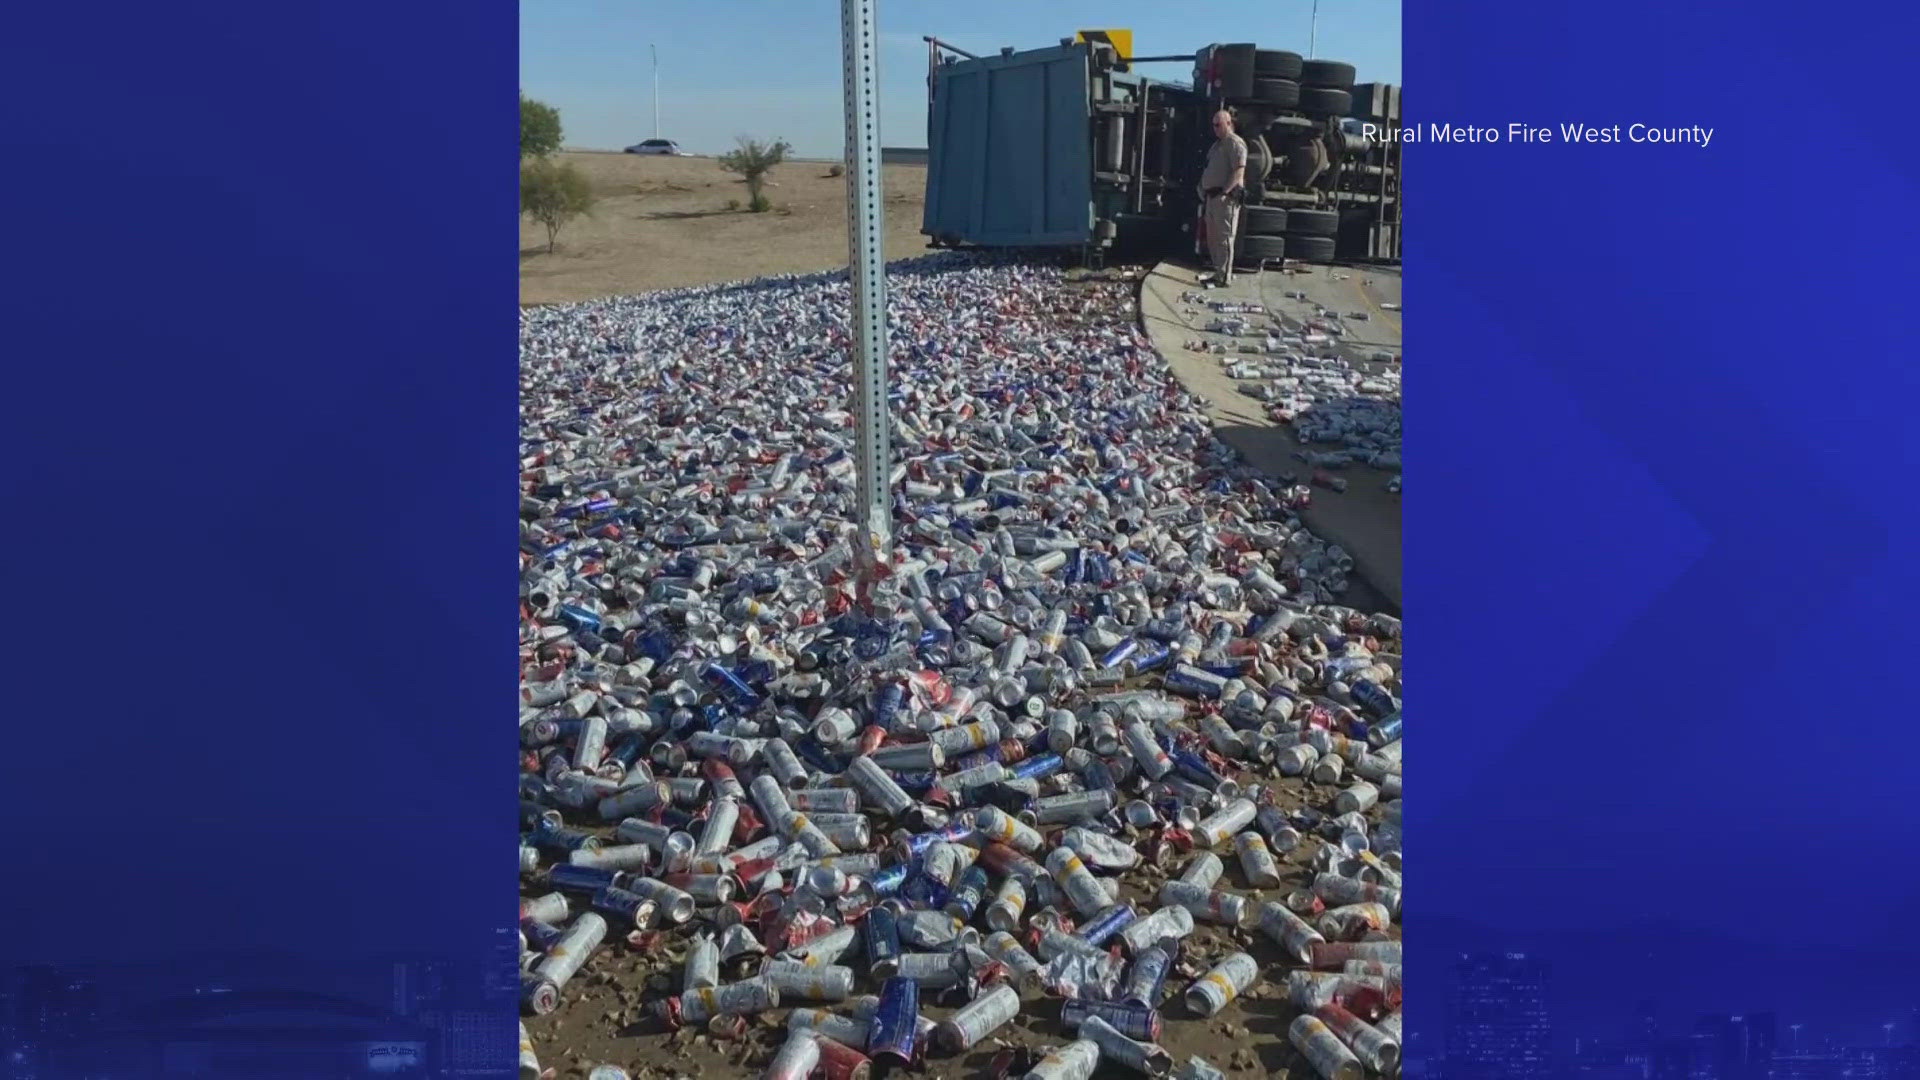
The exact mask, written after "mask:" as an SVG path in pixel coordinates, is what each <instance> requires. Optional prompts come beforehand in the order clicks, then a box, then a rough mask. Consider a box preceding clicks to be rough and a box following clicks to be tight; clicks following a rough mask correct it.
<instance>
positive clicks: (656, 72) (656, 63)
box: [647, 45, 660, 139]
mask: <svg viewBox="0 0 1920 1080" xmlns="http://www.w3.org/2000/svg"><path fill="white" fill-rule="evenodd" d="M647 48H649V49H651V50H653V137H654V138H656V139H657V138H659V137H660V46H658V45H649V46H647Z"/></svg>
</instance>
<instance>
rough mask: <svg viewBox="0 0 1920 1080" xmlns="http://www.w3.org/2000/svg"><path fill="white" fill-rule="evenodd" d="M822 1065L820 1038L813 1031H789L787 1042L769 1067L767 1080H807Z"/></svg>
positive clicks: (782, 1045)
mask: <svg viewBox="0 0 1920 1080" xmlns="http://www.w3.org/2000/svg"><path fill="white" fill-rule="evenodd" d="M819 1064H820V1037H819V1036H817V1035H815V1034H814V1033H813V1032H812V1031H811V1030H806V1029H802V1030H799V1031H794V1030H791V1029H789V1030H788V1031H787V1041H786V1042H784V1043H781V1044H780V1050H779V1052H778V1053H776V1054H774V1055H773V1061H772V1062H771V1063H770V1064H768V1065H767V1071H766V1073H765V1074H764V1078H765V1080H807V1077H809V1076H811V1075H813V1070H814V1069H815V1068H816V1067H818V1066H819Z"/></svg>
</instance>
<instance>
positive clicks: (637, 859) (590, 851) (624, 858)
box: [567, 844, 653, 870]
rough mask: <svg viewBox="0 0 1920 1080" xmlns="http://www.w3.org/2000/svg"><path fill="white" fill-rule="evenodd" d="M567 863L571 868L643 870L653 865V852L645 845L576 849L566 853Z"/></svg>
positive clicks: (617, 845)
mask: <svg viewBox="0 0 1920 1080" xmlns="http://www.w3.org/2000/svg"><path fill="white" fill-rule="evenodd" d="M567 862H568V863H569V864H571V865H573V866H591V867H594V868H595V869H598V870H645V869H646V868H647V867H648V866H651V865H652V864H653V851H652V850H651V849H650V848H648V847H647V846H646V845H645V844H616V845H614V846H612V847H601V848H578V849H575V850H573V851H569V852H567Z"/></svg>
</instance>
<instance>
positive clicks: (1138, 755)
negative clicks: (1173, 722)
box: [1120, 719, 1173, 780]
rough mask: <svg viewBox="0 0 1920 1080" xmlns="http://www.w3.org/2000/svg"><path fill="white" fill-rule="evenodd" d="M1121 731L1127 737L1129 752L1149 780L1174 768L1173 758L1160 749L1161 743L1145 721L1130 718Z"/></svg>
mask: <svg viewBox="0 0 1920 1080" xmlns="http://www.w3.org/2000/svg"><path fill="white" fill-rule="evenodd" d="M1120 732H1121V734H1122V735H1124V736H1125V737H1126V740H1127V753H1129V754H1131V755H1133V760H1134V761H1135V762H1137V763H1138V764H1139V766H1140V771H1141V772H1143V773H1146V774H1147V778H1148V779H1149V780H1158V779H1160V778H1161V777H1163V776H1165V775H1167V773H1168V772H1170V771H1171V770H1172V769H1173V759H1172V758H1170V757H1168V756H1167V752H1166V751H1165V750H1162V749H1160V744H1159V743H1158V742H1157V741H1155V739H1154V737H1153V729H1151V728H1149V727H1147V725H1146V722H1145V721H1143V720H1139V719H1132V720H1128V721H1127V723H1126V725H1125V726H1124V727H1122V728H1121V729H1120Z"/></svg>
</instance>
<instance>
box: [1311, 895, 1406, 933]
mask: <svg viewBox="0 0 1920 1080" xmlns="http://www.w3.org/2000/svg"><path fill="white" fill-rule="evenodd" d="M1392 925H1393V913H1392V912H1390V911H1388V910H1387V905H1385V904H1381V903H1359V904H1343V905H1341V906H1340V907H1337V908H1328V909H1327V910H1326V911H1325V912H1322V913H1321V915H1320V918H1318V919H1316V920H1315V921H1314V929H1316V930H1318V931H1320V934H1321V936H1322V937H1325V938H1326V939H1327V940H1329V941H1341V940H1345V939H1348V938H1357V937H1359V936H1360V935H1361V934H1363V933H1366V932H1367V931H1368V930H1385V929H1386V928H1387V927H1389V926H1392Z"/></svg>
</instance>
